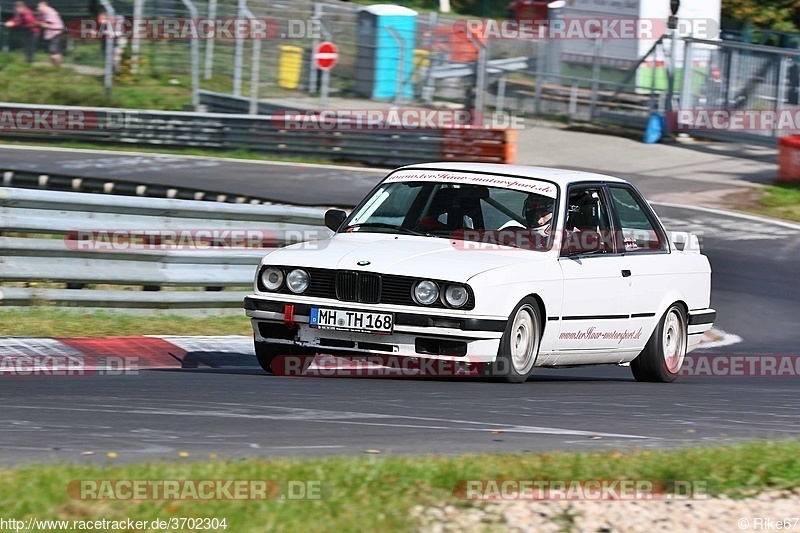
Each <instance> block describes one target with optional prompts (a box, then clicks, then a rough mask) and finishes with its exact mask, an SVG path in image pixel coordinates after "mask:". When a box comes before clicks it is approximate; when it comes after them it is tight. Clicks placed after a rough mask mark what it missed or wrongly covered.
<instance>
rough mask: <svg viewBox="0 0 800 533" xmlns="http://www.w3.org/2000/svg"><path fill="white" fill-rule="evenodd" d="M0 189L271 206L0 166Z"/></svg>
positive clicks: (238, 197)
mask: <svg viewBox="0 0 800 533" xmlns="http://www.w3.org/2000/svg"><path fill="white" fill-rule="evenodd" d="M0 187H12V188H24V189H46V190H55V191H68V192H85V193H101V194H107V195H115V196H119V195H122V196H141V197H148V198H175V199H178V200H203V201H207V202H228V203H236V204H261V203H271V201H269V200H267V199H265V198H259V197H253V196H244V195H235V194H226V193H222V192H215V191H209V190H207V189H197V188H194V187H191V186H185V185H184V186H180V187H179V186H172V187H171V186H169V185H159V184H142V183H141V182H139V181H128V180H125V179H118V178H116V177H112V176H108V177H102V178H100V177H84V176H82V175H80V174H54V173H52V172H36V171H33V170H27V169H22V170H19V169H9V168H7V167H2V166H0Z"/></svg>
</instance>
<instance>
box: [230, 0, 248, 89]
mask: <svg viewBox="0 0 800 533" xmlns="http://www.w3.org/2000/svg"><path fill="white" fill-rule="evenodd" d="M245 9H247V0H239V14H238V15H237V16H238V17H239V18H240V19H241V18H244V13H245ZM243 56H244V38H243V36H242V35H241V32H236V48H235V49H234V52H233V95H234V96H241V95H242V61H243Z"/></svg>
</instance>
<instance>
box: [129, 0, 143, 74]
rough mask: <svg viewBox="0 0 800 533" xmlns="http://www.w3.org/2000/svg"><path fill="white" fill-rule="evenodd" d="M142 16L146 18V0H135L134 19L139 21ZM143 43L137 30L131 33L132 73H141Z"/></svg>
mask: <svg viewBox="0 0 800 533" xmlns="http://www.w3.org/2000/svg"><path fill="white" fill-rule="evenodd" d="M142 18H144V0H134V2H133V20H134V22H138V21H140V20H142ZM141 45H142V43H141V39H139V36H138V35H136V32H133V33H132V34H131V74H138V73H139V50H140V48H141Z"/></svg>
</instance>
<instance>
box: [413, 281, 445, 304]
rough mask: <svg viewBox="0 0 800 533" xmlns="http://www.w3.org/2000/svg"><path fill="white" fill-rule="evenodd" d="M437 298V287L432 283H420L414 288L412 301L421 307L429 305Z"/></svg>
mask: <svg viewBox="0 0 800 533" xmlns="http://www.w3.org/2000/svg"><path fill="white" fill-rule="evenodd" d="M438 298H439V286H438V285H437V284H435V283H434V282H432V281H428V280H425V281H420V282H419V283H417V284H416V285H415V286H414V299H415V300H416V301H417V303H421V304H422V305H431V304H432V303H433V302H435V301H436V300H437V299H438Z"/></svg>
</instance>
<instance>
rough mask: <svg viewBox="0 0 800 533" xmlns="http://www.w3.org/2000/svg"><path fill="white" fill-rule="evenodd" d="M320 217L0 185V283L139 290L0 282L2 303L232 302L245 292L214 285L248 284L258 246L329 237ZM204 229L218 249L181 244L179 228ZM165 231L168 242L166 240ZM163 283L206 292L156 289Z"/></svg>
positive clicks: (260, 251)
mask: <svg viewBox="0 0 800 533" xmlns="http://www.w3.org/2000/svg"><path fill="white" fill-rule="evenodd" d="M323 218H324V209H320V208H307V207H293V206H281V205H248V204H226V203H214V202H198V201H193V200H173V199H162V198H136V197H114V196H111V197H110V196H106V195H96V194H86V193H72V192H60V191H34V190H27V189H14V188H0V283H1V282H6V283H7V282H28V283H30V282H47V283H49V282H54V283H58V284H68V286H73V287H85V286H86V285H90V284H102V285H111V286H139V287H143V288H145V289H146V292H142V291H135V290H122V289H121V288H120V290H115V289H113V288H112V289H103V290H92V289H69V288H67V289H64V288H58V287H54V288H50V287H46V288H45V287H43V288H32V287H8V286H1V285H0V306H9V305H14V306H22V305H29V304H31V303H32V302H34V301H36V300H46V301H49V302H52V303H54V304H56V305H59V306H89V307H103V308H115V309H129V308H151V309H153V308H169V309H200V310H208V309H216V308H238V307H240V306H241V301H242V297H243V296H244V295H245V294H246V293H247V291H244V290H243V291H242V292H232V291H222V292H218V291H220V290H221V288H223V287H241V288H243V289H244V288H246V287H250V286H251V285H252V282H253V276H254V274H255V268H256V266H257V264H258V262H259V260H260V259H261V258H262V257H263V256H264V255H265V254H266V253H267V252H268V251H269V250H268V249H265V247H276V246H283V245H286V244H292V243H294V242H301V241H304V240H308V239H309V238H311V239H313V238H318V239H324V238H327V237H328V236H330V235H331V232H330V231H329V230H328V229H327V228H325V227H324V226H323V225H322V221H323ZM115 231H116V232H118V233H116V234H115V233H114V232H115ZM201 231H205V232H206V234H208V233H209V232H212V231H216V232H217V235H219V236H220V239H218V240H217V241H213V240H211V239H206V240H205V241H203V242H206V243H209V242H215V244H222V246H217V247H214V246H211V245H209V246H206V247H203V246H196V245H195V246H194V247H192V246H189V248H188V249H187V248H186V247H181V246H180V244H181V241H180V236H181V235H192V236H199V235H201V234H200V233H199V232H201ZM234 231H235V232H238V233H237V235H239V237H238V240H237V241H236V242H237V243H239V244H243V246H241V247H229V246H228V245H231V244H235V243H231V241H230V239H229V236H231V235H234V233H233V232H234ZM148 232H149V234H150V235H158V238H157V239H155V240H150V241H147V242H149V243H150V246H142V245H141V244H139V245H138V246H137V245H136V243H137V242H138V243H141V242H143V241H142V240H141V237H139V241H136V240H135V239H136V238H137V235H139V236H141V235H144V234H147V233H148ZM226 232H227V233H226ZM9 234H11V236H9ZM100 235H103V237H102V239H98V236H100ZM112 235H113V236H115V237H114V238H113V239H110V238H108V237H109V236H112ZM170 236H172V237H171V238H172V241H164V239H167V238H170ZM131 239H134V240H131ZM198 242H201V241H200V240H199V239H198V240H195V241H192V243H195V244H196V243H198ZM153 243H155V244H154V245H153ZM249 245H252V246H259V247H247V246H249ZM162 287H197V288H206V289H207V290H205V291H203V290H196V291H160V288H162ZM156 290H158V291H159V292H153V291H156Z"/></svg>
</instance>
